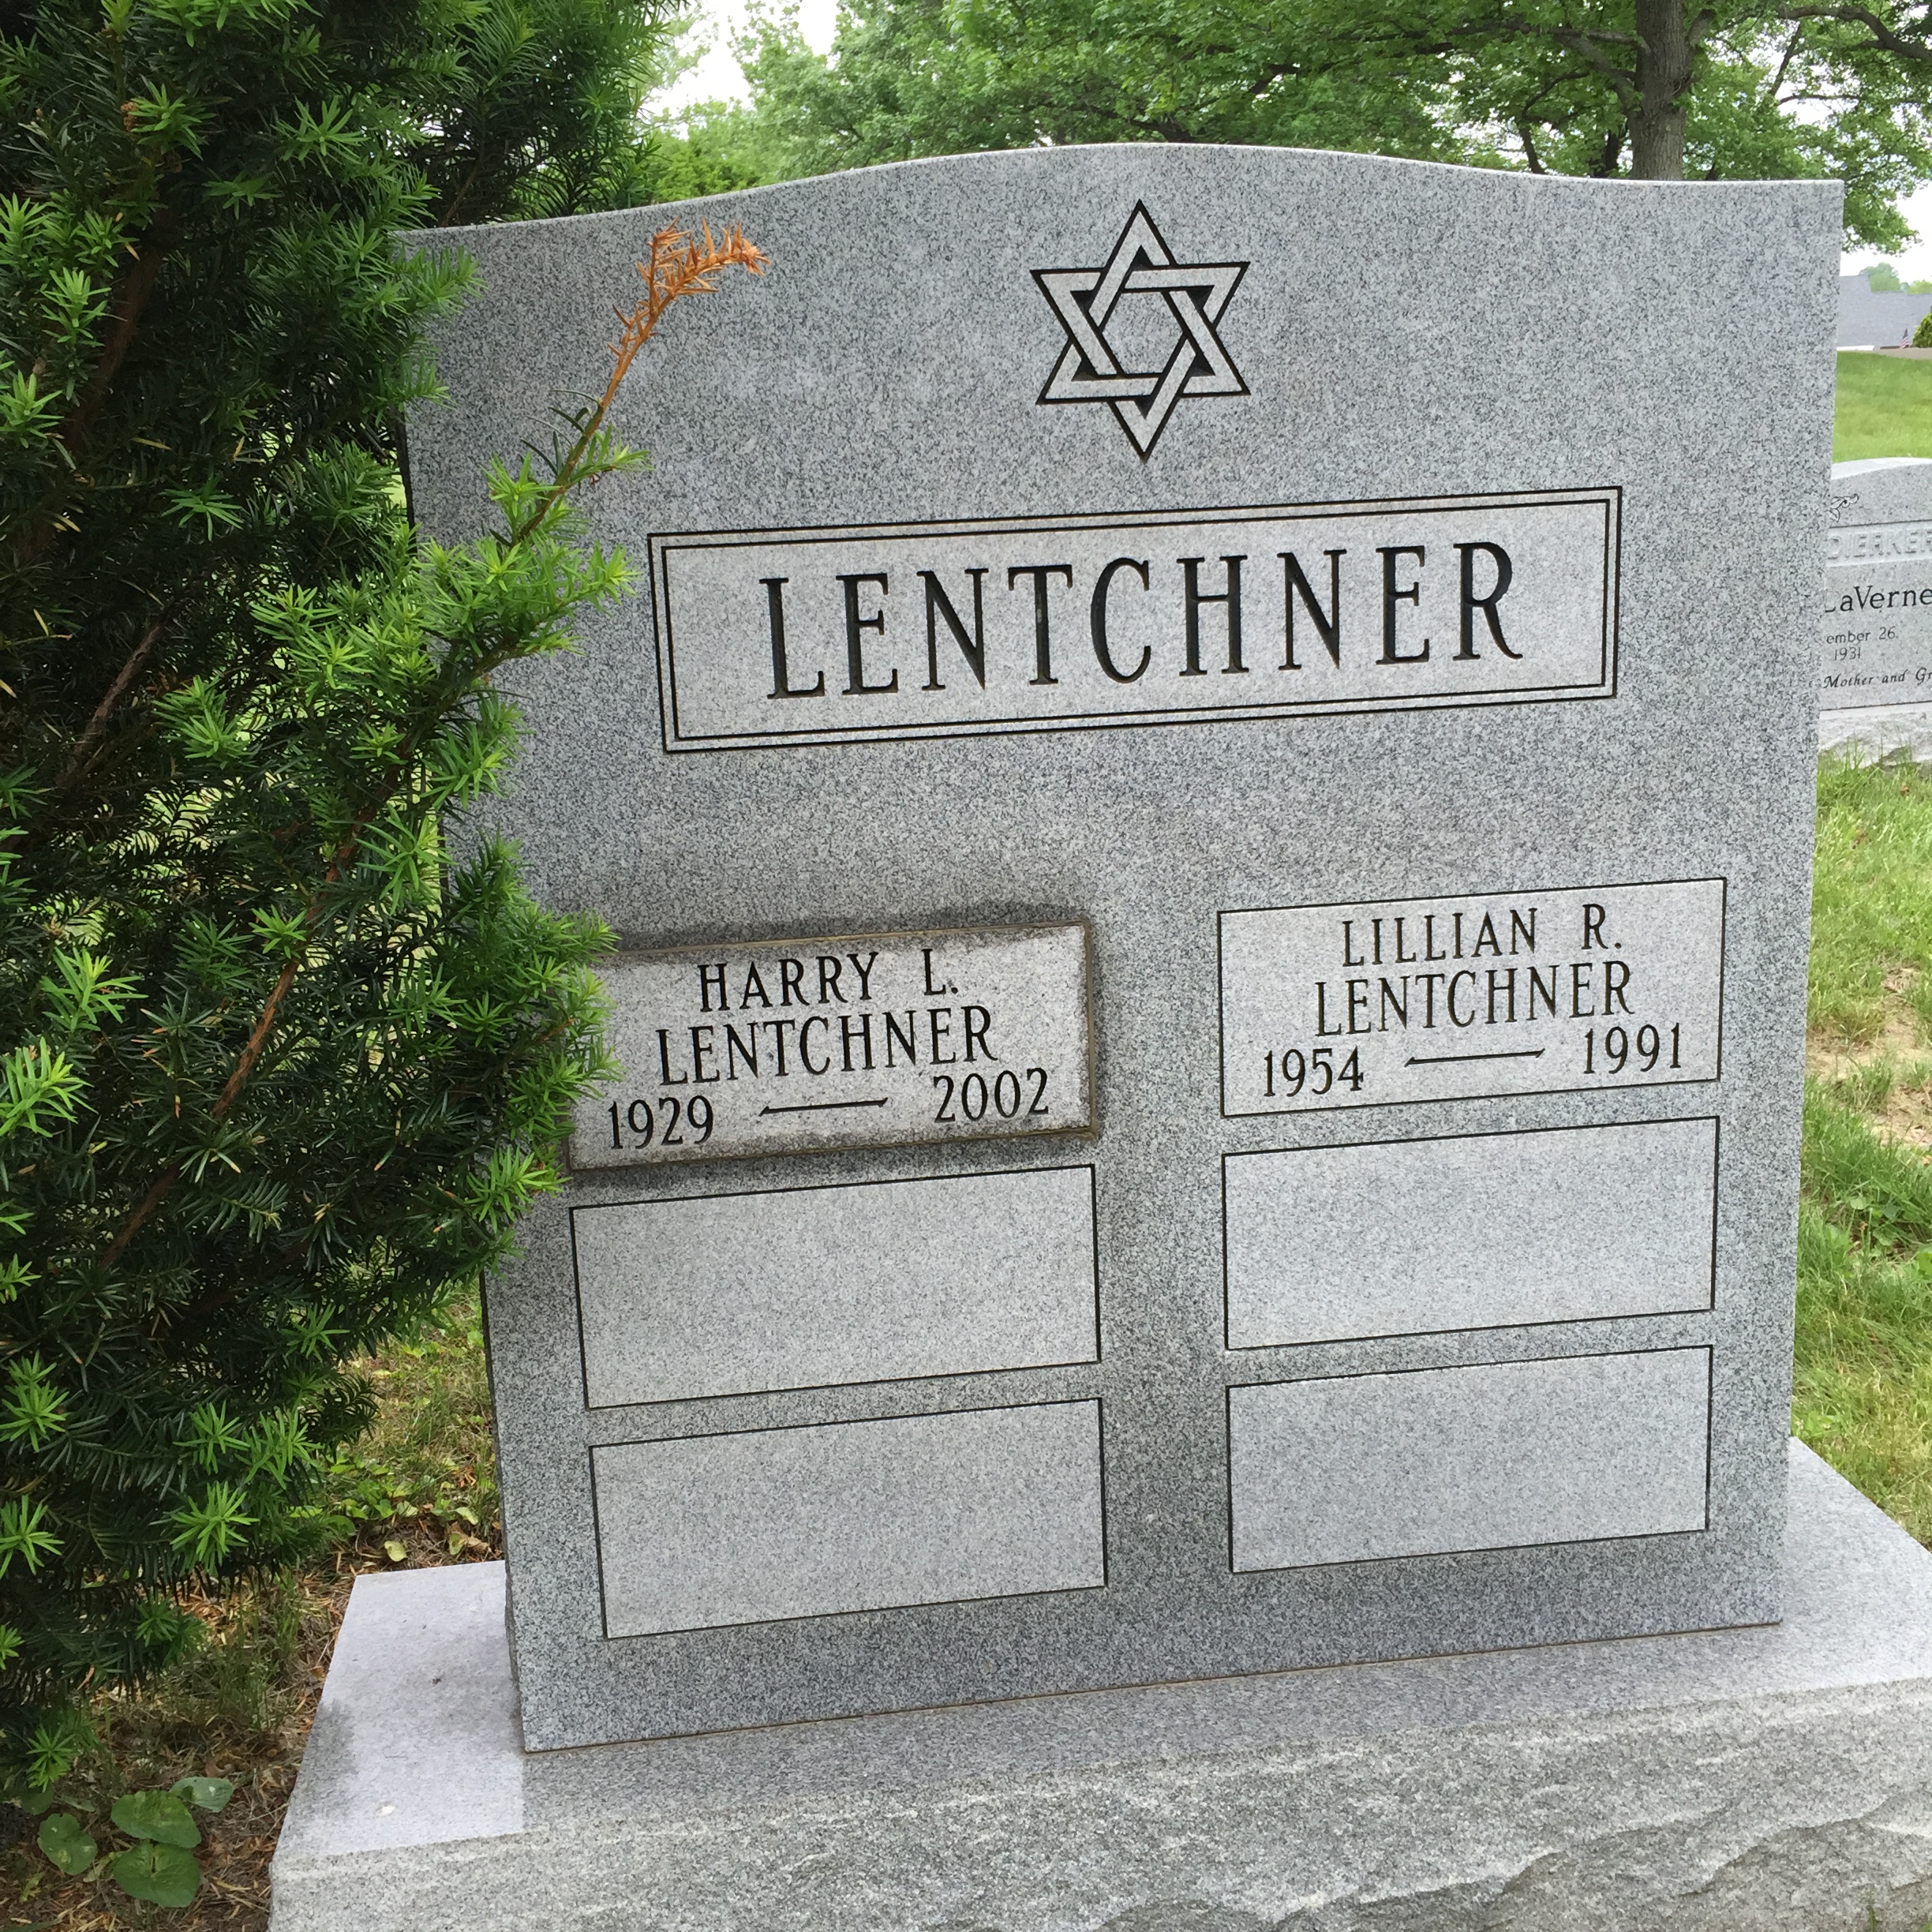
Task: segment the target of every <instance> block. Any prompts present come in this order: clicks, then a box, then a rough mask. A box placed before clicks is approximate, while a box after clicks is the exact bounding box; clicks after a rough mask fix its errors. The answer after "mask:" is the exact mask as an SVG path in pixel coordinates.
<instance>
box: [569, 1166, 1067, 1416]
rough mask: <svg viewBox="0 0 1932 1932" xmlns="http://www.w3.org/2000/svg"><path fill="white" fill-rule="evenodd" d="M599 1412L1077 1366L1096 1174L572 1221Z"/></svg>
mask: <svg viewBox="0 0 1932 1932" xmlns="http://www.w3.org/2000/svg"><path fill="white" fill-rule="evenodd" d="M571 1226H572V1228H573V1230H574V1233H575V1242H576V1252H577V1290H578V1306H579V1309H581V1311H582V1322H583V1345H584V1381H585V1387H586V1398H587V1399H588V1401H589V1402H590V1406H592V1407H593V1408H605V1407H608V1406H612V1405H614V1404H617V1403H623V1402H673V1401H679V1400H682V1399H684V1398H689V1397H693V1396H700V1395H745V1394H749V1393H752V1392H754V1391H759V1390H765V1389H784V1388H819V1387H829V1386H831V1385H833V1384H835V1383H849V1382H886V1381H896V1380H904V1379H905V1378H907V1377H908V1376H937V1375H972V1374H975V1373H978V1372H983V1371H985V1370H989V1369H995V1368H1041V1367H1045V1366H1047V1365H1051V1364H1054V1363H1059V1362H1077V1361H1092V1360H1093V1359H1094V1357H1095V1354H1096V1352H1097V1350H1098V1347H1099V1338H1098V1334H1097V1330H1096V1320H1097V1316H1096V1312H1095V1282H1094V1221H1093V1170H1092V1169H1091V1168H1089V1167H1055V1168H1046V1169H1042V1170H1035V1171H1032V1172H1027V1173H1019V1174H961V1175H953V1176H949V1177H947V1178H942V1179H939V1180H934V1181H878V1182H871V1183H867V1184H863V1185H856V1186H850V1187H825V1188H792V1189H783V1190H781V1191H778V1192H776V1193H760V1194H716V1195H712V1194H707V1195H698V1196H693V1197H691V1198H688V1199H684V1200H661V1201H630V1202H623V1203H620V1204H615V1205H612V1206H610V1207H579V1208H578V1209H577V1210H576V1211H575V1213H574V1214H573V1215H572V1216H571Z"/></svg>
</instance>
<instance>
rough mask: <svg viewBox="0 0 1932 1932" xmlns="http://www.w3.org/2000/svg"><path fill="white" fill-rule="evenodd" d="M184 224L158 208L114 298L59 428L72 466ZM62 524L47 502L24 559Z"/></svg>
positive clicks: (21, 551)
mask: <svg viewBox="0 0 1932 1932" xmlns="http://www.w3.org/2000/svg"><path fill="white" fill-rule="evenodd" d="M179 227H180V219H179V218H178V216H177V215H176V214H175V213H174V210H173V209H172V208H157V209H156V210H155V216H154V219H153V220H152V222H151V223H149V224H148V236H147V237H146V239H148V241H150V242H151V245H150V246H149V247H148V248H147V249H144V250H143V251H141V252H139V253H137V254H136V256H135V257H134V266H133V268H130V269H129V271H128V272H127V273H126V275H124V276H123V277H122V280H121V286H120V287H119V288H118V290H117V291H116V292H115V295H114V304H113V309H112V313H113V316H114V320H113V323H112V324H111V326H110V328H109V329H108V331H107V340H106V341H105V342H104V343H102V345H101V352H100V357H99V360H98V361H96V362H95V365H94V372H93V373H92V375H91V376H88V380H87V386H86V387H85V388H84V389H83V390H82V391H80V395H79V397H78V398H77V399H76V401H75V402H74V406H73V408H72V409H71V410H69V411H68V412H67V415H66V420H65V421H62V424H61V425H60V427H59V428H58V429H56V430H55V431H54V439H55V440H56V441H57V442H58V443H59V444H60V446H61V447H62V449H63V450H65V451H66V454H67V459H68V466H69V471H70V472H71V470H73V466H75V464H76V463H77V461H78V459H79V458H80V453H81V450H82V447H83V446H84V444H85V443H86V441H87V439H88V434H89V433H90V432H91V431H92V429H93V427H94V425H95V421H96V419H97V418H98V417H99V415H100V413H101V410H103V408H104V407H105V406H106V405H107V394H108V391H110V389H111V388H113V387H114V378H115V376H118V374H119V373H121V365H122V363H123V362H125V361H126V360H127V354H128V351H129V350H130V349H131V348H133V346H134V337H135V334H136V331H137V329H138V328H139V327H140V318H141V312H142V310H143V309H145V308H146V307H147V306H148V297H149V296H151V295H152V294H153V293H154V287H155V282H156V280H157V279H159V276H160V273H161V264H163V261H165V260H167V253H168V250H169V249H170V247H171V246H172V245H173V243H174V237H175V234H176V232H177V230H178V229H179ZM50 494H51V492H50ZM59 527H60V519H59V518H58V516H57V515H54V513H53V510H52V507H51V504H49V503H45V502H43V504H42V507H41V509H40V512H39V515H38V516H37V517H36V519H35V520H34V522H32V525H31V526H29V527H28V530H27V533H26V534H25V535H24V537H22V538H21V541H20V545H19V548H18V551H17V555H18V557H19V560H20V561H21V563H23V564H30V563H32V561H33V560H35V559H36V557H38V556H40V555H41V553H42V552H43V551H44V550H46V549H47V546H48V545H50V544H51V542H52V541H54V531H55V530H58V528H59Z"/></svg>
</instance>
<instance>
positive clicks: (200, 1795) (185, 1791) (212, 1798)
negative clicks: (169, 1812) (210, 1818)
mask: <svg viewBox="0 0 1932 1932" xmlns="http://www.w3.org/2000/svg"><path fill="white" fill-rule="evenodd" d="M172 1789H173V1792H174V1795H175V1796H176V1797H177V1798H180V1799H184V1800H185V1802H186V1803H189V1804H191V1805H193V1806H195V1807H197V1809H198V1810H203V1811H219V1810H222V1809H223V1807H224V1806H226V1805H227V1803H228V1800H229V1799H230V1798H232V1797H233V1796H234V1785H233V1784H231V1783H230V1781H229V1780H227V1778H214V1777H185V1778H177V1779H176V1780H174V1785H173V1787H172Z"/></svg>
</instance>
